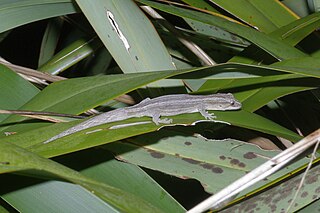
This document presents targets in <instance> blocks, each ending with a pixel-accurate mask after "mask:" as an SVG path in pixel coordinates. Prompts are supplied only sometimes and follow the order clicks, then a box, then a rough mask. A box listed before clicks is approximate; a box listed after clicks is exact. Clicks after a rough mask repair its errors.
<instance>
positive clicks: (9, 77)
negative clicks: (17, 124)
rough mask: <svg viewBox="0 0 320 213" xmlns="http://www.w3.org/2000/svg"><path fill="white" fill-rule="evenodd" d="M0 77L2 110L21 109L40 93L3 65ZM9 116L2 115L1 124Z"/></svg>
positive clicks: (0, 69)
mask: <svg viewBox="0 0 320 213" xmlns="http://www.w3.org/2000/svg"><path fill="white" fill-rule="evenodd" d="M0 75H1V78H0V85H1V86H0V88H1V89H0V97H1V101H0V109H11V110H13V109H19V107H21V106H22V105H23V104H25V103H26V102H27V101H29V100H30V99H31V98H32V97H34V96H35V95H36V94H37V93H38V92H39V89H37V88H36V87H35V86H33V85H32V84H31V83H29V82H28V81H26V80H25V79H23V78H22V77H21V76H19V75H18V74H16V73H15V72H13V71H11V70H10V69H9V68H7V67H6V66H4V65H2V64H0ZM8 116H9V115H1V114H0V122H1V121H2V120H4V119H5V118H7V117H8Z"/></svg>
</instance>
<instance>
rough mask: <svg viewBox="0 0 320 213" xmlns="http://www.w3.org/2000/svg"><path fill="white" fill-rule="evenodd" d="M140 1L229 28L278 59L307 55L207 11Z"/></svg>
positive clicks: (166, 10)
mask: <svg viewBox="0 0 320 213" xmlns="http://www.w3.org/2000/svg"><path fill="white" fill-rule="evenodd" d="M138 1H139V2H141V3H143V4H146V5H149V6H152V7H154V8H157V9H159V10H162V11H164V12H167V13H170V14H173V15H176V16H180V17H183V18H189V19H192V20H196V21H200V22H203V23H206V24H210V25H213V26H217V27H220V28H222V29H224V30H227V31H229V32H231V33H234V34H236V35H238V36H240V37H242V38H244V39H247V40H249V41H251V42H252V43H253V44H255V45H257V46H258V47H260V48H261V49H263V50H264V51H266V52H267V53H269V54H270V55H272V56H273V57H275V58H277V59H278V60H284V59H289V58H297V57H303V56H306V54H304V53H303V52H301V51H299V50H298V49H296V48H294V47H291V46H290V45H287V44H285V43H284V42H282V41H280V40H278V39H275V38H273V37H271V36H268V35H266V34H264V33H261V32H258V31H256V30H254V29H251V28H249V27H246V26H243V25H240V24H238V23H234V22H231V21H229V20H226V19H223V18H221V17H218V16H214V15H208V14H205V13H201V12H197V11H191V10H187V9H182V8H178V7H174V6H168V5H164V4H159V3H156V2H152V1H147V0H138Z"/></svg>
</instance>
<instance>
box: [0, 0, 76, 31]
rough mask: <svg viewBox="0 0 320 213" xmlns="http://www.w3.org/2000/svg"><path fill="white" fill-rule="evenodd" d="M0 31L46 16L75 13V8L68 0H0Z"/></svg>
mask: <svg viewBox="0 0 320 213" xmlns="http://www.w3.org/2000/svg"><path fill="white" fill-rule="evenodd" d="M0 8H1V9H0V20H5V21H1V23H0V32H4V31H7V30H10V29H13V28H15V27H18V26H21V25H23V24H27V23H30V22H35V21H39V20H43V19H46V18H51V17H56V16H61V15H67V14H72V13H76V12H77V9H76V7H75V5H74V3H73V2H71V1H70V0H59V1H56V0H44V1H43V0H29V1H11V0H4V1H1V2H0Z"/></svg>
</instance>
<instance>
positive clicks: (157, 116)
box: [152, 113, 172, 125]
mask: <svg viewBox="0 0 320 213" xmlns="http://www.w3.org/2000/svg"><path fill="white" fill-rule="evenodd" d="M152 121H153V123H155V124H156V125H159V124H171V123H172V119H169V118H164V119H160V113H154V114H153V115H152Z"/></svg>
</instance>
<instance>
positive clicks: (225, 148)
mask: <svg viewBox="0 0 320 213" xmlns="http://www.w3.org/2000/svg"><path fill="white" fill-rule="evenodd" d="M103 147H104V148H105V149H107V150H110V151H111V152H113V153H114V154H115V155H116V157H117V159H119V160H122V161H125V162H129V163H132V164H135V165H139V166H142V167H146V168H150V169H153V170H158V171H161V172H164V173H167V174H170V175H174V176H177V177H180V178H183V179H189V178H192V179H197V180H199V181H200V182H201V184H202V185H203V186H204V187H205V190H206V191H207V192H209V193H211V194H214V193H216V192H218V191H219V190H221V189H223V188H224V187H226V186H227V185H229V184H231V183H232V182H233V181H235V180H237V179H238V178H240V177H242V176H243V175H245V174H246V173H247V172H249V171H251V170H253V169H254V168H256V167H258V166H259V165H261V164H262V163H264V162H266V161H267V158H271V157H274V156H275V155H277V154H279V151H270V150H268V151H267V150H262V149H261V148H259V147H258V146H256V145H252V144H246V143H245V142H241V141H237V140H233V139H225V140H209V139H204V138H203V137H195V136H190V135H188V134H183V133H181V132H174V131H172V130H171V131H166V130H161V131H159V132H157V133H156V134H154V133H151V134H147V135H141V136H138V137H135V138H132V139H129V140H128V141H122V142H115V143H112V144H108V145H106V146H103ZM262 156H263V157H262ZM307 162H308V159H303V160H301V161H299V162H298V163H296V164H295V165H292V166H289V167H287V168H285V169H283V170H282V171H281V172H278V173H277V174H276V175H272V176H270V177H269V178H268V179H265V180H264V181H262V182H260V183H259V184H257V185H255V186H254V188H257V187H260V186H262V185H265V184H266V183H270V181H272V180H275V179H276V178H278V177H280V176H282V175H284V174H286V173H288V172H290V171H292V170H294V169H296V168H297V167H299V166H301V165H303V164H305V163H307ZM213 177H214V180H215V181H212V178H213ZM250 190H252V188H251V189H248V190H246V191H247V192H243V193H244V194H245V193H248V192H249V191H250Z"/></svg>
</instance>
